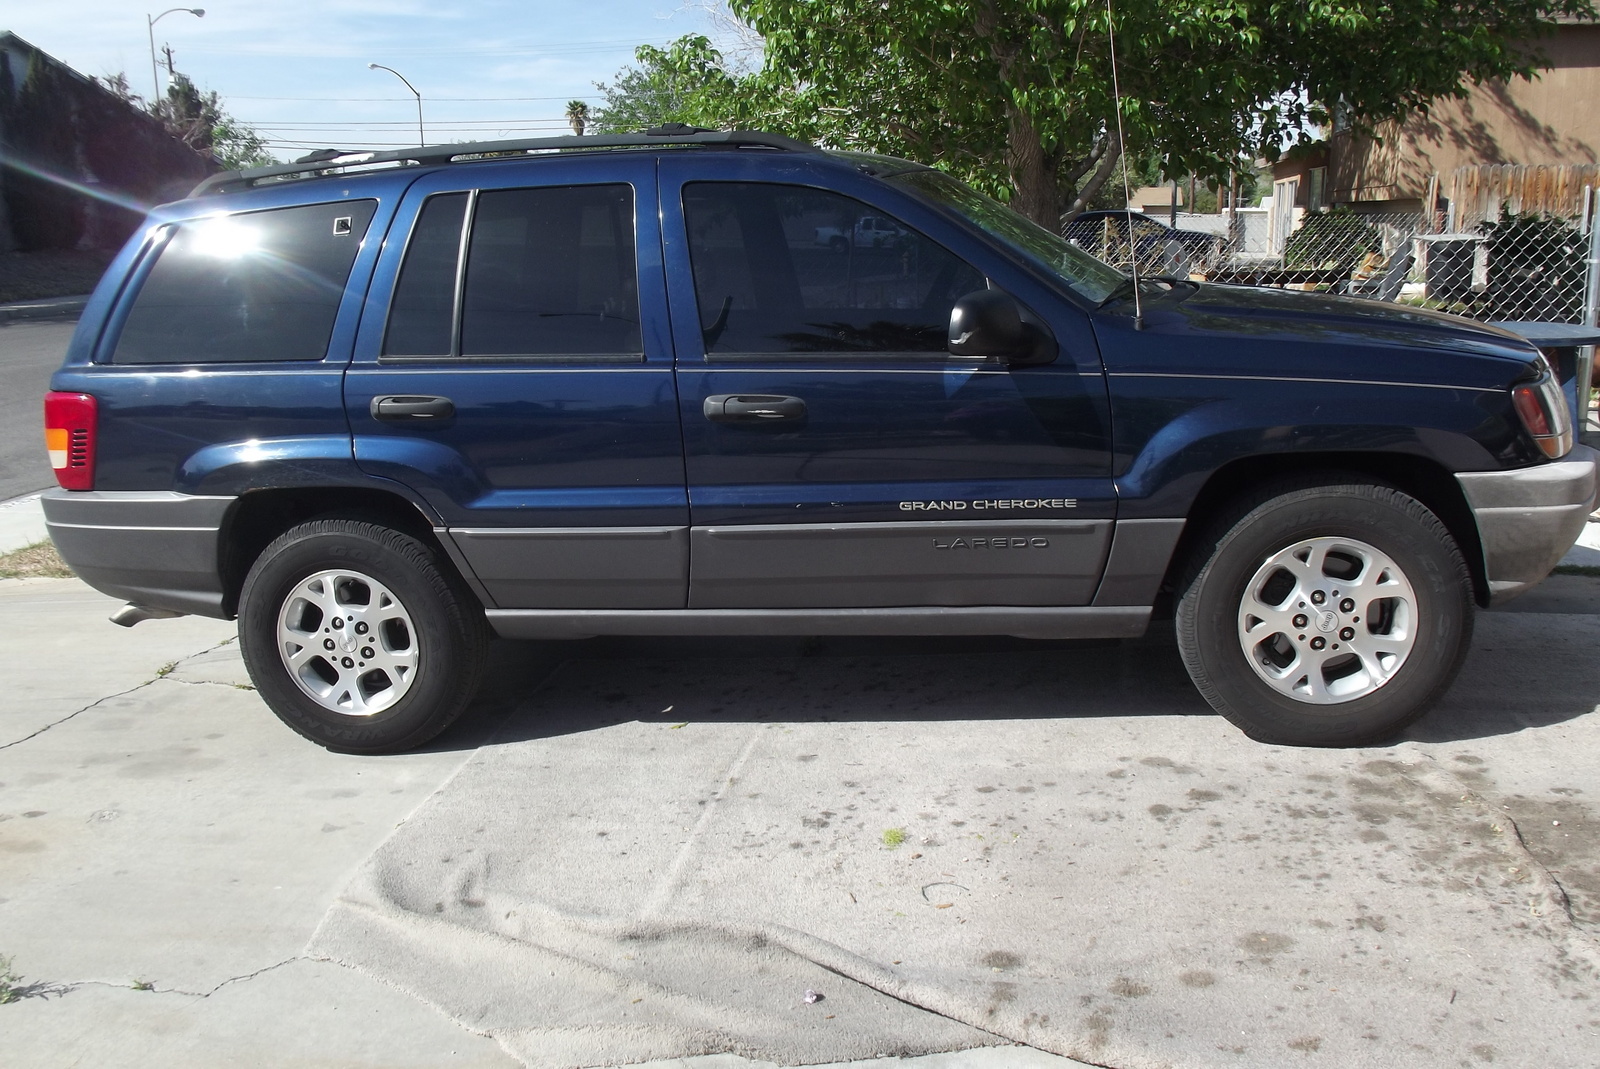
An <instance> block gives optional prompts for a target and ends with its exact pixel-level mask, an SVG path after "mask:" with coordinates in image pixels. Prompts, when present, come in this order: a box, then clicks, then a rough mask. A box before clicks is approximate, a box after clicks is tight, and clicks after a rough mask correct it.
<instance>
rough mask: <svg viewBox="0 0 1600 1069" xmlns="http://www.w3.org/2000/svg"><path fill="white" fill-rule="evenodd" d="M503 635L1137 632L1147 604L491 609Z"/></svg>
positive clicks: (1046, 635) (1053, 635) (1044, 635)
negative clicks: (873, 607) (1070, 606)
mask: <svg viewBox="0 0 1600 1069" xmlns="http://www.w3.org/2000/svg"><path fill="white" fill-rule="evenodd" d="M488 616H489V624H490V626H492V627H493V628H494V629H495V633H496V634H498V635H500V637H501V638H593V637H594V636H596V635H1016V636H1017V637H1019V638H1039V639H1061V638H1138V637H1139V636H1140V635H1142V634H1144V632H1145V627H1146V625H1147V624H1148V623H1149V622H1150V608H1149V606H1143V607H1135V606H1114V607H1094V606H1084V607H1074V608H1059V609H1058V608H1038V607H1032V606H1024V607H1017V606H1012V605H975V606H964V607H962V608H925V607H914V608H893V609H889V608H879V609H645V610H637V611H628V610H608V609H592V610H573V609H490V610H489V612H488Z"/></svg>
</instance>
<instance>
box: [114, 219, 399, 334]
mask: <svg viewBox="0 0 1600 1069" xmlns="http://www.w3.org/2000/svg"><path fill="white" fill-rule="evenodd" d="M377 205H378V202H377V201H375V200H359V201H341V202H339V203H336V204H309V205H303V206H299V207H294V208H274V209H269V210H267V211H259V212H241V213H238V214H235V215H219V216H212V217H209V218H205V219H196V220H192V221H189V222H185V223H182V224H179V225H178V226H176V227H174V228H173V232H172V233H171V234H170V235H169V236H168V238H167V241H166V243H165V245H164V246H163V247H162V248H161V250H160V253H159V254H158V258H157V260H156V262H155V265H154V266H153V267H152V268H151V269H150V273H149V275H148V276H147V277H146V278H145V281H144V285H143V286H142V287H141V288H140V290H139V295H138V297H137V298H136V299H135V300H134V304H133V308H132V309H131V310H130V311H129V313H128V318H127V321H126V322H125V323H124V324H123V327H122V332H121V334H120V335H119V336H118V338H117V344H116V348H115V350H114V351H113V353H112V357H111V359H112V362H113V363H117V364H204V363H237V362H244V361H278V360H321V359H323V358H324V357H325V356H327V353H328V340H329V337H330V336H331V335H332V333H333V320H334V316H335V315H336V314H337V313H338V311H339V302H340V300H341V299H342V298H343V296H344V289H345V284H346V283H347V282H348V281H349V278H350V268H351V265H352V264H354V263H355V258H356V253H357V252H358V251H359V250H360V248H361V243H362V242H363V241H364V240H365V238H366V233H367V227H368V225H369V224H370V223H371V222H372V216H373V212H374V211H375V210H376V209H377Z"/></svg>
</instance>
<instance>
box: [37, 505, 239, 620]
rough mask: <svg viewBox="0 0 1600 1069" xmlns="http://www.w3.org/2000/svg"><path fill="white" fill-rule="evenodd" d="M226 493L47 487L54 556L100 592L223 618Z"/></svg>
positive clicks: (147, 605)
mask: <svg viewBox="0 0 1600 1069" xmlns="http://www.w3.org/2000/svg"><path fill="white" fill-rule="evenodd" d="M234 501H235V498H232V497H200V496H196V495H191V494H176V493H171V492H168V491H150V492H118V491H96V490H47V491H45V493H44V496H43V498H42V503H43V505H44V516H45V526H46V530H48V531H49V533H50V540H51V541H52V542H54V543H55V545H56V549H57V551H58V552H60V554H61V558H62V559H63V560H65V561H66V562H67V564H69V565H70V566H71V567H72V570H73V571H74V572H76V573H77V574H78V576H79V578H81V579H82V580H83V581H84V582H86V583H88V584H89V585H90V586H92V587H94V588H95V589H96V590H98V591H100V592H101V593H104V594H109V595H111V596H112V597H114V598H122V599H123V600H125V601H128V602H131V603H133V604H135V605H139V606H143V607H145V608H149V609H166V610H169V611H172V612H179V613H190V614H193V615H195V616H211V617H215V618H217V619H226V618H227V617H228V613H227V612H226V611H224V609H223V598H222V578H221V570H220V569H219V567H218V560H217V553H218V542H217V532H218V531H219V530H220V529H221V527H222V518H223V516H224V515H225V514H226V513H227V511H228V507H229V506H230V505H232V504H233V502H234Z"/></svg>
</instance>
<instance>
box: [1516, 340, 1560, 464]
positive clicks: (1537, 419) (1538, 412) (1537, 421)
mask: <svg viewBox="0 0 1600 1069" xmlns="http://www.w3.org/2000/svg"><path fill="white" fill-rule="evenodd" d="M1541 363H1542V361H1541ZM1511 407H1513V408H1515V409H1516V410H1517V418H1518V419H1520V420H1522V425H1523V426H1524V427H1526V428H1527V430H1528V433H1529V434H1531V435H1533V440H1534V441H1535V442H1537V443H1538V444H1539V448H1540V449H1541V450H1543V451H1544V455H1545V456H1547V457H1549V458H1550V459H1551V460H1555V459H1556V458H1557V457H1564V456H1566V455H1567V454H1568V453H1569V452H1571V451H1572V419H1571V416H1570V415H1569V414H1568V412H1567V399H1566V398H1565V397H1563V396H1562V395H1561V387H1560V386H1559V385H1557V383H1556V378H1555V376H1554V375H1552V374H1551V373H1550V368H1549V365H1545V366H1544V369H1543V371H1542V372H1541V374H1540V375H1539V377H1538V379H1536V380H1535V381H1533V382H1530V383H1525V384H1524V385H1521V386H1513V387H1512V388H1511Z"/></svg>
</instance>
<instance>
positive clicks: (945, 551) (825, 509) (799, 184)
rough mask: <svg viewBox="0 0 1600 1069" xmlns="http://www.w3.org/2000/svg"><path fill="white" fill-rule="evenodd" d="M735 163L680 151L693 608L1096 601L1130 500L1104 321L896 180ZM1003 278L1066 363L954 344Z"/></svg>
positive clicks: (665, 207)
mask: <svg viewBox="0 0 1600 1069" xmlns="http://www.w3.org/2000/svg"><path fill="white" fill-rule="evenodd" d="M719 163H720V164H721V166H720V168H719V169H717V170H716V171H713V168H712V167H711V165H710V164H709V162H708V161H706V160H704V159H693V158H690V157H664V158H663V159H662V163H661V197H662V217H663V219H664V220H666V224H665V225H666V228H667V229H666V239H667V250H666V260H667V268H668V279H669V287H670V295H671V301H672V308H673V328H674V335H675V342H676V349H677V353H678V391H679V396H680V399H681V404H682V416H683V425H684V440H685V455H686V465H687V475H688V482H689V496H690V504H691V519H692V522H693V527H692V530H691V553H690V557H691V562H692V577H691V583H690V602H689V603H690V605H691V607H695V608H785V607H794V608H801V607H807V608H809V607H890V606H939V605H944V606H971V605H1017V606H1027V605H1058V606H1071V605H1086V604H1088V603H1089V601H1090V600H1091V598H1092V597H1093V595H1094V591H1095V587H1096V585H1097V584H1098V582H1099V578H1100V575H1101V572H1102V570H1103V567H1104V562H1105V556H1106V549H1107V545H1108V542H1109V536H1110V531H1111V523H1112V519H1113V517H1114V515H1115V499H1114V492H1113V490H1112V487H1111V482H1110V478H1109V476H1110V452H1109V439H1108V432H1107V427H1108V423H1107V402H1106V394H1105V384H1104V378H1103V374H1102V371H1101V368H1100V364H1099V355H1098V352H1097V350H1096V349H1095V347H1094V342H1093V338H1092V335H1091V334H1090V332H1089V330H1088V325H1087V320H1086V317H1085V316H1084V315H1083V314H1082V313H1081V312H1078V311H1077V310H1075V309H1072V308H1071V307H1070V306H1068V305H1066V303H1065V302H1064V301H1062V300H1061V299H1060V298H1050V297H1049V295H1048V293H1047V292H1046V291H1044V290H1043V289H1042V288H1041V287H1040V286H1039V285H1038V284H1037V282H1029V281H1028V280H1027V279H1026V278H1023V277H1022V276H1021V274H1020V273H1019V272H1018V271H1017V269H1016V268H1015V266H1014V265H1010V266H1009V267H1008V265H1007V264H1006V263H1005V262H1004V261H1003V259H1002V258H1000V257H998V256H997V255H996V254H994V253H993V251H992V250H989V251H987V253H986V251H985V250H986V247H985V246H984V245H983V244H982V243H981V242H979V241H977V240H975V239H974V238H973V237H972V236H971V235H969V234H967V233H966V232H965V231H964V230H960V229H959V228H956V227H955V226H954V224H952V223H951V222H949V221H948V220H945V219H944V218H943V217H942V216H939V215H938V214H937V213H936V212H934V211H933V210H932V209H930V208H928V207H927V206H925V205H921V204H920V202H917V201H915V200H913V199H912V198H910V197H909V196H906V195H904V194H895V193H893V192H891V191H890V190H888V189H886V187H885V186H884V185H883V184H882V183H880V182H876V181H872V180H870V179H867V178H866V177H865V176H862V175H859V174H854V173H853V172H846V171H843V170H842V169H841V168H838V167H837V166H836V165H830V164H828V163H826V162H825V161H824V162H821V163H812V162H809V161H805V160H800V159H794V160H786V161H785V162H784V164H783V165H782V167H781V168H780V167H778V166H776V165H774V163H773V162H772V161H770V160H767V159H761V160H756V159H750V160H745V159H735V158H732V157H731V156H730V158H728V159H727V160H726V161H719ZM823 168H826V169H825V170H823ZM833 233H843V234H852V235H858V238H857V240H855V241H852V242H850V243H849V244H848V245H846V246H844V247H838V243H834V244H833V245H830V244H829V243H826V242H819V240H818V238H817V235H818V234H823V235H829V234H833ZM860 235H867V236H868V237H859V236H860ZM991 280H992V281H993V282H994V284H998V285H1001V286H1002V287H1009V288H1011V290H1012V292H1013V295H1014V296H1017V297H1019V298H1021V299H1022V300H1023V301H1024V303H1026V304H1030V306H1031V307H1032V308H1033V310H1034V311H1035V312H1036V313H1038V314H1039V315H1041V316H1042V317H1043V318H1045V320H1046V321H1047V322H1048V323H1049V326H1050V328H1051V329H1052V330H1053V331H1054V332H1055V334H1056V337H1057V338H1058V340H1059V341H1060V342H1061V355H1060V356H1059V357H1058V358H1057V360H1056V361H1055V362H1054V363H1052V364H1049V365H1047V366H1039V367H1029V368H1008V367H1005V366H1002V365H999V364H997V363H995V362H994V361H987V360H981V359H957V358H953V357H951V356H950V354H949V353H948V352H947V351H946V331H947V327H948V323H949V318H950V308H951V305H952V304H953V303H954V302H955V300H956V299H957V298H958V297H960V296H961V295H963V294H965V293H967V292H971V291H973V290H976V289H981V288H984V287H985V286H987V285H989V284H991Z"/></svg>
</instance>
